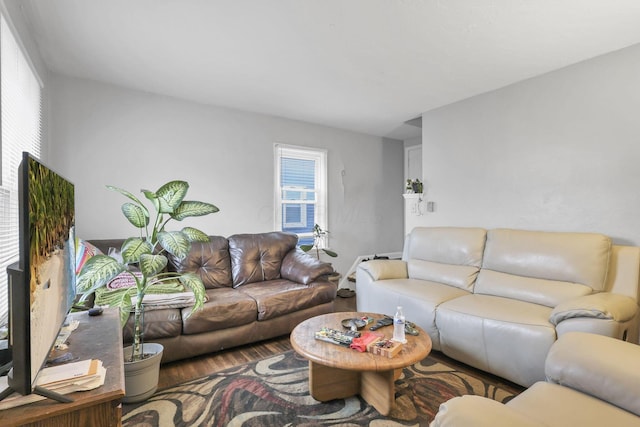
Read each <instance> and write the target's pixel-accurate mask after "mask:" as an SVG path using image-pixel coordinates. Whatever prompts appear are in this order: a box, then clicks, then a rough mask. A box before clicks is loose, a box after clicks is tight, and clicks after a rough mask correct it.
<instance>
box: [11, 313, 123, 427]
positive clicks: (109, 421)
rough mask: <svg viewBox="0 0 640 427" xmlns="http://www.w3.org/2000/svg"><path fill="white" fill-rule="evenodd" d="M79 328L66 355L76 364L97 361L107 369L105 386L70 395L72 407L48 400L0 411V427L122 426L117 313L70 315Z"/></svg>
mask: <svg viewBox="0 0 640 427" xmlns="http://www.w3.org/2000/svg"><path fill="white" fill-rule="evenodd" d="M69 320H78V322H79V325H78V328H77V329H76V330H75V331H73V332H72V333H71V336H70V337H69V340H68V342H69V351H70V352H71V353H72V354H73V356H74V358H75V359H77V360H85V359H100V360H102V362H103V364H104V366H105V367H106V368H107V376H106V379H105V382H104V385H102V386H101V387H98V388H96V389H94V390H90V391H81V392H76V393H71V394H69V395H67V396H69V397H71V398H72V399H74V401H73V402H71V403H59V402H55V401H52V400H49V399H45V400H41V401H38V402H34V403H30V404H27V405H23V406H18V407H15V408H10V409H4V410H1V411H0V425H2V426H3V427H10V426H25V425H26V426H49V427H57V426H59V427H67V426H92V427H100V426H121V425H122V408H121V406H120V401H121V399H122V397H123V396H124V361H123V356H122V328H121V327H120V316H119V314H118V309H113V308H112V309H105V310H104V313H103V314H102V315H100V316H95V317H89V316H88V315H87V313H86V312H82V313H73V314H70V315H69Z"/></svg>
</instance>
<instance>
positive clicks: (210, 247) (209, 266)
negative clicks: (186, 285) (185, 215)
mask: <svg viewBox="0 0 640 427" xmlns="http://www.w3.org/2000/svg"><path fill="white" fill-rule="evenodd" d="M168 258H169V269H170V270H171V271H177V272H178V273H195V274H197V275H198V276H200V279H202V283H203V284H204V287H205V288H207V289H213V288H224V287H231V285H232V280H231V258H230V257H229V242H228V240H227V239H226V238H224V237H222V236H209V241H208V242H192V243H191V250H190V251H189V255H187V257H186V258H184V259H183V260H179V259H177V258H175V257H173V256H171V255H169V256H168Z"/></svg>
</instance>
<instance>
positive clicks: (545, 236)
mask: <svg viewBox="0 0 640 427" xmlns="http://www.w3.org/2000/svg"><path fill="white" fill-rule="evenodd" d="M610 253H611V239H610V238H609V237H607V236H604V235H601V234H595V233H560V232H542V231H525V230H508V229H496V230H490V231H489V232H488V233H487V244H486V247H485V250H484V258H483V261H482V268H483V269H489V270H494V271H499V272H502V273H507V274H512V275H514V276H524V277H535V278H539V279H546V280H552V281H556V282H568V283H578V284H582V285H585V286H588V287H590V288H592V289H593V290H594V291H603V290H604V289H605V284H606V278H607V270H608V266H609V256H610ZM483 286H484V285H483V284H482V283H480V282H478V283H477V284H476V291H477V292H478V291H480V292H482V289H483ZM478 287H479V288H480V289H478ZM487 293H489V292H487Z"/></svg>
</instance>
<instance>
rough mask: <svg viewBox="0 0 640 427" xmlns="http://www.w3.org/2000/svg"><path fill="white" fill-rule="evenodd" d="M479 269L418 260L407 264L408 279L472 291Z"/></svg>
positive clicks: (412, 260)
mask: <svg viewBox="0 0 640 427" xmlns="http://www.w3.org/2000/svg"><path fill="white" fill-rule="evenodd" d="M478 271H479V268H478V267H475V266H467V265H452V264H441V263H437V262H431V261H423V260H419V259H410V260H409V261H408V262H407V272H408V275H409V277H411V278H412V279H418V280H427V281H431V282H438V283H444V284H445V285H449V286H455V287H456V288H460V289H464V290H465V291H472V290H473V285H474V283H475V281H476V277H477V276H478Z"/></svg>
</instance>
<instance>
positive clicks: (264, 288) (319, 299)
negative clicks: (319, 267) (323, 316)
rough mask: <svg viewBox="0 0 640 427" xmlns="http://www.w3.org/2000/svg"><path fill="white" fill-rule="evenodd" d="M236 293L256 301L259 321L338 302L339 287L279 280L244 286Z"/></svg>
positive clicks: (328, 284)
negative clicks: (336, 298)
mask: <svg viewBox="0 0 640 427" xmlns="http://www.w3.org/2000/svg"><path fill="white" fill-rule="evenodd" d="M236 292H238V293H242V294H245V295H247V296H249V297H251V298H252V299H253V300H255V302H256V304H257V306H258V308H257V310H258V320H268V319H273V318H276V317H279V316H282V315H285V314H288V313H292V312H295V311H299V310H303V309H305V308H308V307H312V306H316V305H320V304H324V303H328V302H331V301H333V300H334V299H335V296H336V287H335V285H334V284H332V283H330V282H313V283H311V284H309V285H303V284H300V283H295V282H291V281H289V280H285V279H277V280H269V281H265V282H256V283H250V284H247V285H243V286H242V287H241V288H239V289H237V290H236Z"/></svg>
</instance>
